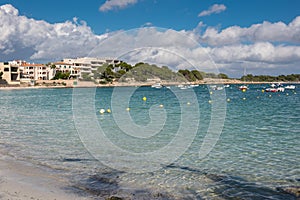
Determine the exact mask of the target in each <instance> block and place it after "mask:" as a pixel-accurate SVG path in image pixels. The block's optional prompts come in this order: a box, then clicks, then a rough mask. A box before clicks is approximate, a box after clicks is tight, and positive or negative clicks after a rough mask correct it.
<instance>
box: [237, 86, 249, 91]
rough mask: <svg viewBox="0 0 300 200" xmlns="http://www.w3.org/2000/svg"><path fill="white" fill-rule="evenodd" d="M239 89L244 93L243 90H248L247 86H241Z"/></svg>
mask: <svg viewBox="0 0 300 200" xmlns="http://www.w3.org/2000/svg"><path fill="white" fill-rule="evenodd" d="M239 89H240V90H242V91H245V90H248V89H249V88H248V86H247V85H241V86H240V87H239Z"/></svg>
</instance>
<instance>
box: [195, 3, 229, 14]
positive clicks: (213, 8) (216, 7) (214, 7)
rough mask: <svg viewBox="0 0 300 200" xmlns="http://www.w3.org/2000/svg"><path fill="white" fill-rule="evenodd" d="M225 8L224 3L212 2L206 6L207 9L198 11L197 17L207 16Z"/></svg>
mask: <svg viewBox="0 0 300 200" xmlns="http://www.w3.org/2000/svg"><path fill="white" fill-rule="evenodd" d="M225 10H226V6H225V5H224V4H214V5H212V6H211V7H209V8H208V10H204V11H202V12H200V13H199V15H198V17H203V16H208V15H211V14H215V13H220V12H223V11H225Z"/></svg>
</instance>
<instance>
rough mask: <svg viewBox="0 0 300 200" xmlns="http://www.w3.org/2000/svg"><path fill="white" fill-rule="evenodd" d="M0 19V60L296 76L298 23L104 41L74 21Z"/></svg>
mask: <svg viewBox="0 0 300 200" xmlns="http://www.w3.org/2000/svg"><path fill="white" fill-rule="evenodd" d="M0 18H1V21H0V33H1V34H0V60H10V59H25V60H28V61H41V60H45V61H57V60H60V59H62V58H66V57H83V56H93V57H114V58H119V59H122V60H124V61H126V62H129V63H131V64H135V63H137V62H148V63H151V64H158V65H167V66H169V67H171V68H173V69H183V68H191V67H196V68H197V69H198V70H202V71H207V72H217V71H216V70H217V69H219V70H220V71H222V72H228V73H229V75H230V76H232V75H233V76H235V75H236V74H238V75H242V73H243V66H244V64H243V63H247V71H248V72H250V73H251V72H252V71H253V72H257V73H258V72H259V71H261V72H268V70H270V69H272V70H273V73H275V71H276V73H278V74H280V73H283V74H285V73H287V72H290V71H292V72H293V73H300V72H299V65H300V46H299V43H300V17H296V18H295V19H294V20H292V21H291V22H290V23H288V24H285V23H283V22H276V23H270V22H267V21H266V22H263V23H261V24H254V25H252V26H250V27H239V26H231V27H228V28H226V29H223V30H218V29H216V28H214V27H208V26H207V25H205V24H203V22H200V23H199V25H198V26H197V27H196V28H195V29H197V30H181V31H175V30H172V29H158V28H154V27H142V28H139V29H133V30H128V31H117V32H111V33H106V34H103V35H96V34H94V33H93V32H92V30H91V28H90V27H89V26H88V25H87V23H86V22H84V21H80V20H79V19H77V18H74V19H73V20H72V21H66V22H63V23H54V24H51V23H48V22H46V21H43V20H35V19H30V18H27V17H25V16H21V15H20V14H19V12H18V10H17V9H16V8H14V7H13V6H11V5H3V6H0ZM198 29H201V31H198ZM200 44H201V45H202V46H201V45H200ZM216 66H217V67H218V68H216ZM251 70H252V71H251Z"/></svg>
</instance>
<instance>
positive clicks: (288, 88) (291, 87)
mask: <svg viewBox="0 0 300 200" xmlns="http://www.w3.org/2000/svg"><path fill="white" fill-rule="evenodd" d="M284 88H285V89H287V90H294V89H295V88H296V86H295V85H287V86H285V87H284Z"/></svg>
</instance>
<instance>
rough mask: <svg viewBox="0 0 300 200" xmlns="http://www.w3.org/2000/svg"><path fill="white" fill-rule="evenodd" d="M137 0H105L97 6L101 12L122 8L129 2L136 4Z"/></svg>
mask: <svg viewBox="0 0 300 200" xmlns="http://www.w3.org/2000/svg"><path fill="white" fill-rule="evenodd" d="M137 2H138V0H121V1H120V0H107V1H105V3H104V4H102V5H101V6H100V8H99V10H100V11H101V12H105V11H109V10H113V9H123V8H125V7H127V6H128V5H130V4H136V3H137Z"/></svg>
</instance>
